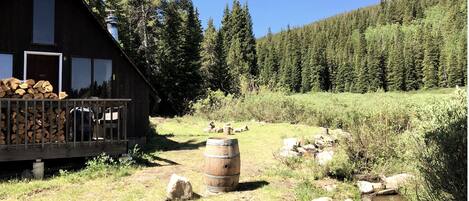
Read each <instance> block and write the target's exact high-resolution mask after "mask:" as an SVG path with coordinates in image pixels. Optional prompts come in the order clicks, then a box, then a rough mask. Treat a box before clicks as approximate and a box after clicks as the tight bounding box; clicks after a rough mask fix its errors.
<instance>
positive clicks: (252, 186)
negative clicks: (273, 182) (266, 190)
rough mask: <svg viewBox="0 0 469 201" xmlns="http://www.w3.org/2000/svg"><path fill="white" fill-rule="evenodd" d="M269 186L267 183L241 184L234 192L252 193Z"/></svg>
mask: <svg viewBox="0 0 469 201" xmlns="http://www.w3.org/2000/svg"><path fill="white" fill-rule="evenodd" d="M267 185H269V182H267V181H249V182H241V183H239V185H238V188H237V189H236V191H253V190H256V189H259V188H262V187H264V186H267Z"/></svg>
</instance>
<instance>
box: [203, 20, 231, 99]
mask: <svg viewBox="0 0 469 201" xmlns="http://www.w3.org/2000/svg"><path fill="white" fill-rule="evenodd" d="M221 38H222V36H221V34H220V33H219V32H217V31H216V29H215V27H214V26H213V20H212V19H209V21H208V26H207V29H206V30H205V35H204V40H203V42H202V53H201V55H202V59H201V60H202V72H203V75H204V78H205V82H206V83H205V86H206V87H208V88H210V89H211V90H221V91H223V92H225V93H230V92H231V86H230V84H231V83H230V80H232V78H231V73H230V72H229V71H228V68H227V67H226V63H225V59H224V56H223V44H222V40H221Z"/></svg>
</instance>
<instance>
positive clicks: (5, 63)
mask: <svg viewBox="0 0 469 201" xmlns="http://www.w3.org/2000/svg"><path fill="white" fill-rule="evenodd" d="M10 77H13V55H11V54H0V79H4V78H10Z"/></svg>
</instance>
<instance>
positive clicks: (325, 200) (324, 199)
mask: <svg viewBox="0 0 469 201" xmlns="http://www.w3.org/2000/svg"><path fill="white" fill-rule="evenodd" d="M311 201H332V198H330V197H320V198H316V199H313V200H311Z"/></svg>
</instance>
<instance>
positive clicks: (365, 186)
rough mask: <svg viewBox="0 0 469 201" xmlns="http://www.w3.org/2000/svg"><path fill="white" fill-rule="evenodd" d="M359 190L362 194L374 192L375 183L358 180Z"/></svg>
mask: <svg viewBox="0 0 469 201" xmlns="http://www.w3.org/2000/svg"><path fill="white" fill-rule="evenodd" d="M357 186H358V190H360V193H362V194H368V193H373V184H372V183H370V182H367V181H358V182H357Z"/></svg>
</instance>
